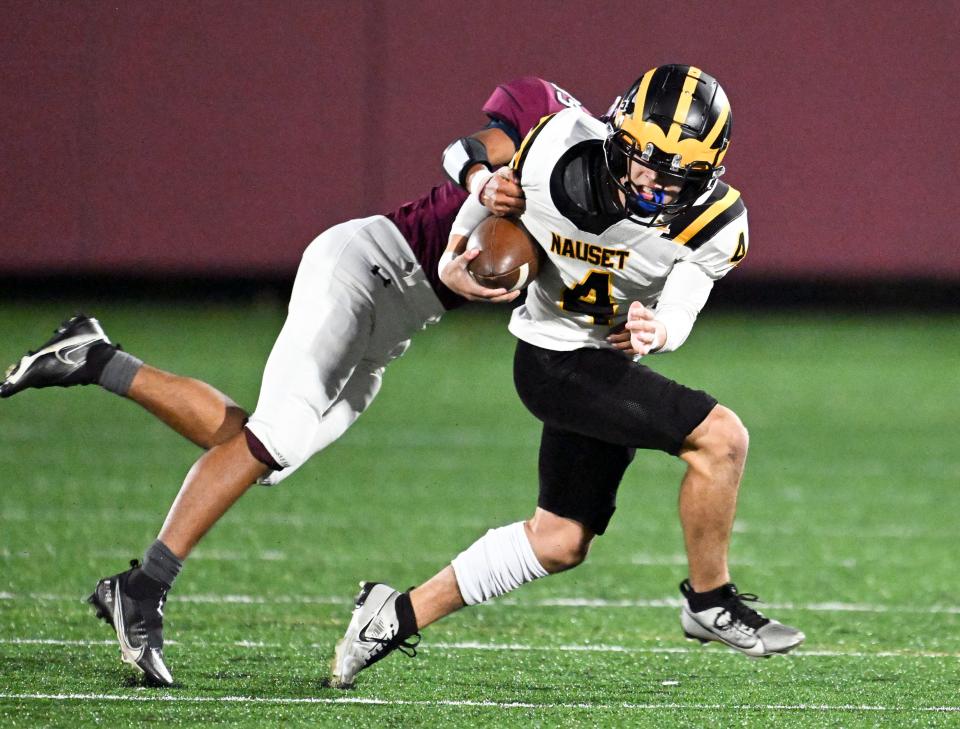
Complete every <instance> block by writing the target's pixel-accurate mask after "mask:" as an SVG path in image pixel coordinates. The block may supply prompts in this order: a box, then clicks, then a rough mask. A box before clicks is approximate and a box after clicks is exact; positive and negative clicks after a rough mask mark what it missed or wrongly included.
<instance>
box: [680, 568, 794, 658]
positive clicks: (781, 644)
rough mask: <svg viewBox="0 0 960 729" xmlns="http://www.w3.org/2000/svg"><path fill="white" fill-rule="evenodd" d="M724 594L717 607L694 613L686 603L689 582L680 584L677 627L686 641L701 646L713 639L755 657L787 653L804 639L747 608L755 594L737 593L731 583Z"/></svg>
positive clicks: (688, 602) (784, 626) (689, 589)
mask: <svg viewBox="0 0 960 729" xmlns="http://www.w3.org/2000/svg"><path fill="white" fill-rule="evenodd" d="M723 591H724V592H723V599H722V602H721V603H720V604H719V605H716V606H713V607H709V608H706V609H705V610H700V611H699V612H694V611H693V610H692V609H691V607H690V601H689V596H690V595H691V594H692V593H693V588H692V587H691V586H690V581H689V580H684V581H683V582H682V583H681V584H680V592H681V593H682V594H683V605H682V606H681V608H680V624H681V625H682V626H683V634H684V635H685V636H686V637H687V638H689V639H690V640H699V641H700V642H701V643H709V642H710V641H714V640H715V641H717V642H719V643H724V644H726V645H728V646H730V647H731V648H733V649H734V650H738V651H740V652H741V653H745V654H746V655H748V656H753V657H754V658H762V657H763V658H765V657H768V656H772V655H773V654H774V653H787V652H788V651H791V650H793V649H794V648H796V647H797V646H798V645H800V644H801V643H802V642H803V641H804V639H805V638H806V636H805V635H804V634H803V632H802V631H799V630H797V629H796V628H791V627H790V626H789V625H784V624H783V623H781V622H778V621H776V620H772V619H771V618H768V617H766V616H765V615H763V613H761V612H759V611H757V610H754V609H753V608H752V607H750V606H749V605H747V604H746V603H747V602H756V600H757V596H756V595H750V594H747V593H744V594H740V593H739V592H737V586H736V585H734V584H732V583H729V584H726V585H724V586H723Z"/></svg>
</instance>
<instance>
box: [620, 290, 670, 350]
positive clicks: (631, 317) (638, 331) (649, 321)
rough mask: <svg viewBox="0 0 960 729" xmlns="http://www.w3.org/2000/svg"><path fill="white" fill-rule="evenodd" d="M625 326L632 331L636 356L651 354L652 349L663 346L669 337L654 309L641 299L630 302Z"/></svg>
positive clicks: (631, 344) (631, 339) (632, 341)
mask: <svg viewBox="0 0 960 729" xmlns="http://www.w3.org/2000/svg"><path fill="white" fill-rule="evenodd" d="M624 327H625V328H626V330H627V331H628V332H629V333H630V347H631V348H632V349H633V350H635V355H634V356H636V357H643V356H644V355H647V354H650V351H651V350H653V349H656V348H657V347H660V346H663V342H664V341H665V340H666V338H667V332H666V329H665V328H664V326H663V324H661V323H660V322H658V321H657V320H656V319H655V318H654V316H653V311H651V310H650V309H648V308H647V307H645V306H644V305H643V304H641V303H640V302H639V301H634V302H633V303H632V304H630V310H629V311H628V312H627V322H626V324H624Z"/></svg>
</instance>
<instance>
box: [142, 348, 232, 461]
mask: <svg viewBox="0 0 960 729" xmlns="http://www.w3.org/2000/svg"><path fill="white" fill-rule="evenodd" d="M126 397H127V398H129V399H130V400H133V401H134V402H135V403H137V404H138V405H140V406H141V407H143V408H144V409H145V410H147V411H148V412H150V413H151V414H152V415H154V416H155V417H156V418H157V419H158V420H160V421H161V422H162V423H164V424H165V425H167V426H169V427H170V428H171V429H172V430H174V431H175V432H177V433H179V434H180V435H182V436H183V437H184V438H186V439H187V440H189V441H191V442H193V443H196V444H197V445H198V446H200V447H201V448H212V447H213V446H215V445H219V444H220V443H224V442H226V441H227V440H229V439H230V438H232V437H234V436H236V435H237V434H238V433H239V432H240V431H241V430H243V424H244V423H245V422H246V421H247V416H248V414H247V411H246V410H244V409H243V408H242V407H240V406H239V405H237V404H236V403H235V402H234V401H233V400H232V399H230V398H229V397H227V396H226V395H225V394H224V393H222V392H220V391H219V390H217V389H216V388H215V387H213V386H212V385H210V384H208V383H206V382H203V381H201V380H197V379H194V378H192V377H184V376H182V375H175V374H173V373H171V372H165V371H164V370H160V369H157V368H156V367H151V366H150V365H148V364H144V365H142V366H141V367H140V368H139V369H138V370H137V373H136V374H135V375H134V377H133V381H132V382H131V383H130V389H129V390H128V391H127V393H126Z"/></svg>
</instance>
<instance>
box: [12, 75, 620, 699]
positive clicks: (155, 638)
mask: <svg viewBox="0 0 960 729" xmlns="http://www.w3.org/2000/svg"><path fill="white" fill-rule="evenodd" d="M571 106H579V102H577V101H576V100H575V99H574V98H573V97H571V96H570V95H569V94H567V93H566V92H565V91H563V90H562V89H560V88H558V87H557V86H555V85H554V84H551V83H548V82H546V81H543V80H541V79H538V78H521V79H518V80H515V81H512V82H510V83H506V84H502V85H500V86H498V87H497V88H496V90H495V91H494V92H493V94H492V95H491V96H490V98H489V99H488V100H487V102H486V104H485V105H484V107H483V111H484V113H485V114H486V115H487V116H488V118H489V123H488V124H487V126H486V127H485V128H483V129H482V130H480V131H478V132H477V133H475V134H473V135H471V136H469V137H464V138H462V139H458V140H455V141H454V142H453V143H451V144H450V145H449V146H448V147H447V149H446V150H445V152H444V154H443V167H444V170H445V172H446V173H447V175H448V176H449V177H450V178H451V181H448V182H446V183H444V184H441V185H438V186H436V187H434V188H433V189H432V190H430V192H428V193H427V194H426V195H423V196H422V197H419V198H417V199H415V200H413V201H411V202H408V203H406V204H404V205H402V206H400V207H399V208H397V209H395V210H393V211H391V212H389V213H387V214H385V215H374V216H371V217H368V218H364V219H359V220H351V221H348V222H346V223H342V224H340V225H337V226H334V227H333V228H330V229H329V230H327V231H325V232H324V233H322V234H321V235H320V236H319V237H318V238H317V239H316V240H314V241H313V243H311V244H310V246H308V248H307V249H306V251H305V252H304V255H303V259H302V261H301V264H300V267H299V269H298V272H297V277H296V281H295V283H294V286H293V292H292V295H291V299H290V306H289V314H288V318H287V320H286V322H285V324H284V326H283V329H282V331H281V332H280V334H279V336H278V338H277V341H276V343H275V345H274V348H273V350H272V352H271V354H270V357H269V359H268V361H267V364H266V368H265V370H264V375H263V382H262V386H261V392H260V397H259V400H258V403H257V407H256V409H255V410H254V411H253V413H252V414H250V415H248V413H247V412H246V411H245V410H244V409H243V408H241V407H240V406H239V405H237V404H236V403H235V402H234V401H233V400H231V399H230V398H229V397H227V396H226V395H225V394H223V393H221V392H219V391H218V390H217V389H215V388H214V387H213V386H211V385H209V384H207V383H205V382H200V381H198V380H195V379H191V378H189V377H183V376H180V375H176V374H172V373H169V372H164V371H162V370H160V369H156V368H154V367H151V366H150V365H147V364H144V363H143V362H142V361H141V360H139V359H137V358H136V357H134V356H133V355H131V354H129V353H127V352H124V351H122V350H120V349H119V348H118V347H117V346H115V345H114V344H112V343H111V342H110V340H109V339H108V338H107V335H106V334H105V333H104V331H103V329H102V328H101V326H100V324H99V323H98V321H97V320H96V319H94V318H92V317H88V316H84V315H78V316H75V317H73V318H72V319H69V320H68V321H66V322H64V323H63V324H62V325H61V326H60V328H59V329H57V331H56V332H55V334H54V336H53V338H51V339H50V340H48V341H47V342H45V343H44V344H42V345H40V347H39V348H38V349H37V350H36V351H32V352H29V353H28V354H26V355H25V356H24V357H23V358H21V360H20V361H19V362H18V363H17V364H15V365H14V366H12V367H11V368H10V369H9V370H8V372H7V374H6V377H5V379H4V381H3V382H2V384H0V396H2V397H10V396H12V395H15V394H16V393H18V392H21V391H22V390H25V389H28V388H42V387H50V386H61V387H67V386H72V385H90V384H98V385H100V386H101V387H103V388H105V389H107V390H110V391H111V392H114V393H117V394H119V395H121V396H124V397H127V398H129V399H131V400H133V401H134V402H136V403H138V404H140V405H141V406H143V407H144V408H146V409H147V410H148V411H149V412H150V413H152V414H153V415H155V416H156V417H157V418H159V419H160V420H161V421H163V422H164V423H166V424H167V425H169V426H170V427H171V428H173V429H174V430H175V431H176V432H178V433H180V434H181V435H183V436H184V437H186V438H188V439H189V440H191V441H193V442H194V443H196V444H197V445H200V446H201V447H203V448H205V449H207V451H206V453H204V454H203V455H202V456H201V458H200V459H199V460H198V461H197V463H196V464H195V465H194V466H193V468H191V469H190V471H189V473H188V474H187V476H186V479H185V480H184V482H183V485H182V487H181V489H180V492H179V494H178V495H177V497H176V500H175V501H174V503H173V505H172V506H171V508H170V511H169V513H168V514H167V518H166V520H165V522H164V523H163V527H162V528H161V530H160V533H159V535H158V538H157V540H156V541H155V542H154V543H153V544H152V545H150V546H149V548H148V549H147V550H146V553H145V556H144V559H143V563H142V565H141V564H138V563H137V562H136V561H134V562H133V563H132V567H131V569H129V570H127V571H125V572H121V573H119V574H116V575H113V576H110V577H107V578H104V579H102V580H100V581H99V582H98V583H97V586H96V589H95V591H94V592H93V594H92V595H91V596H90V598H89V600H90V602H91V604H92V605H93V606H94V609H95V610H96V612H97V614H98V617H101V618H103V619H104V620H105V621H107V622H108V623H110V624H111V625H112V626H113V627H114V629H115V630H116V632H117V638H118V640H119V642H120V647H121V653H122V657H123V660H124V661H126V662H127V663H129V664H131V665H132V666H134V667H136V668H137V669H139V670H140V671H142V672H143V673H144V674H145V676H146V678H147V680H148V682H150V683H152V684H157V685H170V684H171V683H172V682H173V677H172V675H171V673H170V671H169V670H168V668H167V666H166V665H165V663H164V660H163V651H162V649H163V633H162V631H163V614H162V608H163V604H164V601H165V600H166V596H167V593H168V592H169V590H170V588H171V587H172V585H173V582H174V579H175V578H176V576H177V574H178V573H179V571H180V568H181V566H182V563H183V560H185V559H186V558H187V556H188V555H189V554H190V552H191V550H192V549H193V548H194V546H195V545H196V544H197V542H198V541H199V540H200V539H201V538H202V537H203V535H204V534H205V533H206V532H207V531H208V530H209V529H210V528H211V527H212V526H213V525H214V523H216V521H217V520H218V519H219V518H220V517H221V516H223V514H224V513H226V511H227V510H228V509H229V508H230V506H231V505H232V504H233V503H234V502H235V501H236V500H237V499H239V498H240V496H242V495H243V493H244V492H245V491H246V490H247V489H248V488H249V487H250V486H251V485H252V484H254V483H257V482H260V483H265V484H275V483H278V482H279V481H281V480H283V479H284V478H286V477H287V476H289V475H290V474H291V473H293V472H294V471H295V470H296V469H297V468H298V467H299V466H301V465H302V464H303V463H305V462H306V461H307V460H308V459H309V458H310V457H311V456H312V455H314V454H315V453H317V452H319V451H320V450H322V449H323V448H325V447H326V446H328V445H329V444H330V443H332V442H333V441H334V440H336V439H337V438H339V437H340V436H341V435H342V434H343V433H344V431H346V429H347V428H349V427H350V425H351V424H352V423H353V422H354V421H355V420H356V419H357V417H358V416H359V415H360V414H361V413H362V412H363V411H364V410H365V409H366V408H367V407H368V406H369V404H370V402H371V401H372V400H373V398H374V397H375V396H376V394H377V392H378V390H379V388H380V383H381V376H382V374H383V371H384V368H385V366H386V365H387V364H388V363H389V362H390V361H391V360H393V359H395V358H397V357H399V356H400V355H401V354H402V353H403V352H404V351H405V349H406V348H407V346H408V344H409V340H410V337H411V335H412V334H413V333H415V332H416V331H419V330H421V329H423V328H424V327H425V326H427V325H428V324H431V323H433V322H436V321H437V320H439V318H440V317H441V315H442V314H443V313H444V312H445V311H446V310H448V309H451V308H454V307H456V306H459V305H460V304H462V303H463V301H464V298H463V297H462V296H459V295H457V294H455V293H454V292H452V291H451V290H450V289H449V288H447V287H446V286H445V285H444V284H443V283H442V282H441V281H440V279H439V275H438V263H439V261H440V257H441V255H442V254H443V252H444V249H445V248H446V246H447V238H448V236H449V233H450V228H451V225H452V223H453V220H454V218H455V216H456V214H457V211H458V210H459V208H460V206H461V204H462V203H463V201H464V200H465V199H466V198H467V196H468V194H476V195H477V196H478V199H480V200H482V201H483V203H484V204H485V205H487V206H488V207H489V209H490V210H491V211H493V212H494V213H495V214H500V215H503V214H510V213H520V212H522V211H523V207H524V200H523V197H522V193H521V191H520V188H519V187H518V186H517V185H516V184H515V183H514V182H513V179H512V178H511V177H510V176H509V175H508V176H502V175H496V176H495V175H493V170H494V169H495V168H497V167H499V166H500V165H503V164H506V163H507V162H508V161H509V160H510V159H511V157H512V156H513V154H514V153H515V151H516V148H517V147H518V146H519V143H520V140H521V139H522V138H523V137H524V136H525V135H526V134H527V132H529V130H530V129H531V128H532V127H533V126H534V125H535V124H536V123H537V121H538V120H539V119H540V118H541V117H543V116H545V115H547V114H551V113H553V112H556V111H559V110H561V109H563V108H568V107H571ZM464 287H465V288H467V289H468V291H469V293H470V295H471V296H472V297H474V298H483V299H487V300H490V301H493V302H497V301H507V300H511V299H512V298H514V294H508V293H507V292H506V290H503V289H499V290H490V289H484V288H482V287H480V286H477V285H475V284H472V283H471V282H465V283H464ZM618 336H620V337H621V338H622V339H623V340H624V341H628V340H629V333H627V332H623V333H621V334H619V335H618Z"/></svg>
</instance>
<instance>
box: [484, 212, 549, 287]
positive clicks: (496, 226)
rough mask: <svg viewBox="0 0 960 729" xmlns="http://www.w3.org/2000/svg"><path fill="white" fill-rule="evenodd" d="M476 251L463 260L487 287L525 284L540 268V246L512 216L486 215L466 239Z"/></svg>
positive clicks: (534, 276)
mask: <svg viewBox="0 0 960 729" xmlns="http://www.w3.org/2000/svg"><path fill="white" fill-rule="evenodd" d="M470 248H479V249H480V255H479V256H477V257H476V258H474V259H473V260H472V261H470V263H468V264H467V270H468V271H470V275H471V276H473V278H474V280H475V281H476V282H477V283H478V284H480V285H481V286H483V287H484V288H488V289H499V288H504V289H507V290H509V291H516V290H518V289H523V288H526V286H527V284H529V283H530V282H531V281H533V279H535V278H536V277H537V274H538V273H539V272H540V262H541V260H542V259H541V257H542V255H543V249H541V248H540V245H539V244H538V243H537V241H536V240H534V238H533V236H532V235H530V233H529V231H528V230H527V229H526V228H525V227H524V226H523V223H521V222H520V221H519V220H516V219H515V218H498V217H495V216H491V217H489V218H486V219H485V220H484V221H483V222H482V223H480V225H478V226H477V227H476V228H475V229H474V231H473V232H472V233H471V234H470V238H469V239H468V240H467V249H468V250H469V249H470Z"/></svg>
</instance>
